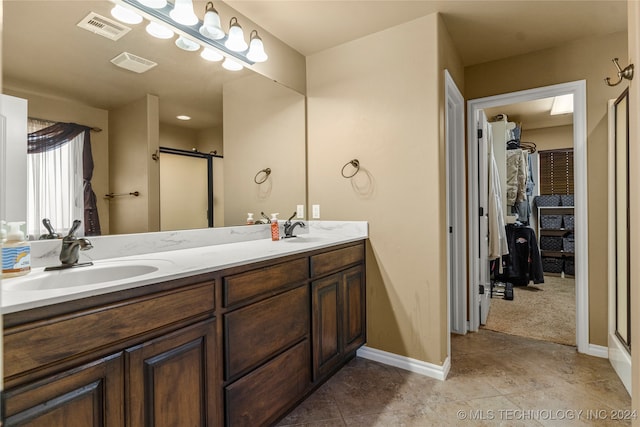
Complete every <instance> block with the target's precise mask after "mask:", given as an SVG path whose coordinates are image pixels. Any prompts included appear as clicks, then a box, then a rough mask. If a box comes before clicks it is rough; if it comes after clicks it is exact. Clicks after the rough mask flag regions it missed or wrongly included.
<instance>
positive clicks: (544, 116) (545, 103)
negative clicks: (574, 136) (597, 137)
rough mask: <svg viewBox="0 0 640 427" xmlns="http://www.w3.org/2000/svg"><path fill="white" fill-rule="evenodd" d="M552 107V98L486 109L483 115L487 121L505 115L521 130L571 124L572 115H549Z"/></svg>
mask: <svg viewBox="0 0 640 427" xmlns="http://www.w3.org/2000/svg"><path fill="white" fill-rule="evenodd" d="M552 105H553V97H552V98H544V99H536V100H534V101H527V102H519V103H517V104H509V105H502V106H500V107H493V108H486V109H485V110H484V113H485V114H486V115H487V118H488V119H489V121H491V118H492V117H495V116H497V115H498V114H505V115H506V116H507V117H508V119H509V121H510V122H514V123H519V124H520V125H521V126H522V129H529V130H530V129H540V128H547V127H554V126H567V125H571V124H573V114H572V113H567V114H557V115H553V116H552V115H550V114H549V112H550V111H551V106H552Z"/></svg>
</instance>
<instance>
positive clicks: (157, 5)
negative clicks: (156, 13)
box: [138, 0, 167, 9]
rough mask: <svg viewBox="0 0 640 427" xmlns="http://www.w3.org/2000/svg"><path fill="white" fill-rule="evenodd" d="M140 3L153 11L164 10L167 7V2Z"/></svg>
mask: <svg viewBox="0 0 640 427" xmlns="http://www.w3.org/2000/svg"><path fill="white" fill-rule="evenodd" d="M138 3H140V4H141V5H143V6H147V7H150V8H151V9H162V8H163V7H165V6H166V5H167V0H138Z"/></svg>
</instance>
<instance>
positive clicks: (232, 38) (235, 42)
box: [224, 16, 249, 52]
mask: <svg viewBox="0 0 640 427" xmlns="http://www.w3.org/2000/svg"><path fill="white" fill-rule="evenodd" d="M224 45H225V46H226V47H227V48H229V49H230V50H232V51H234V52H244V51H245V50H247V48H248V47H249V46H248V45H247V42H245V41H244V32H242V27H241V26H240V24H238V18H236V17H235V16H234V17H233V18H231V20H230V21H229V36H228V38H227V41H225V42H224Z"/></svg>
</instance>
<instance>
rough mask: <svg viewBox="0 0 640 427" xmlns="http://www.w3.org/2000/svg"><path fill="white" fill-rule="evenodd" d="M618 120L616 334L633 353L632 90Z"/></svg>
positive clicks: (617, 110) (621, 100)
mask: <svg viewBox="0 0 640 427" xmlns="http://www.w3.org/2000/svg"><path fill="white" fill-rule="evenodd" d="M613 110H614V117H615V139H614V141H615V165H614V171H615V212H616V213H615V230H616V231H615V241H616V245H615V248H616V267H615V268H616V280H615V283H616V288H615V312H616V314H615V321H616V330H615V333H616V335H617V336H618V338H620V340H621V341H622V343H623V344H624V345H625V346H626V347H627V349H628V350H630V349H631V298H630V297H631V283H630V282H631V276H630V268H631V266H630V258H629V253H630V240H629V238H630V236H629V225H630V224H629V89H625V91H624V92H623V93H622V95H620V97H618V99H616V101H615V102H614V105H613Z"/></svg>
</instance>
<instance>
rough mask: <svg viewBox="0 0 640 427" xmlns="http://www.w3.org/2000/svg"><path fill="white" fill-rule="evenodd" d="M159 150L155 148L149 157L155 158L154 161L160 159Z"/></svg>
mask: <svg viewBox="0 0 640 427" xmlns="http://www.w3.org/2000/svg"><path fill="white" fill-rule="evenodd" d="M159 151H160V150H156V152H155V153H153V154H151V158H152V159H153V160H155V161H156V162H157V161H158V160H160V154H159Z"/></svg>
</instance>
